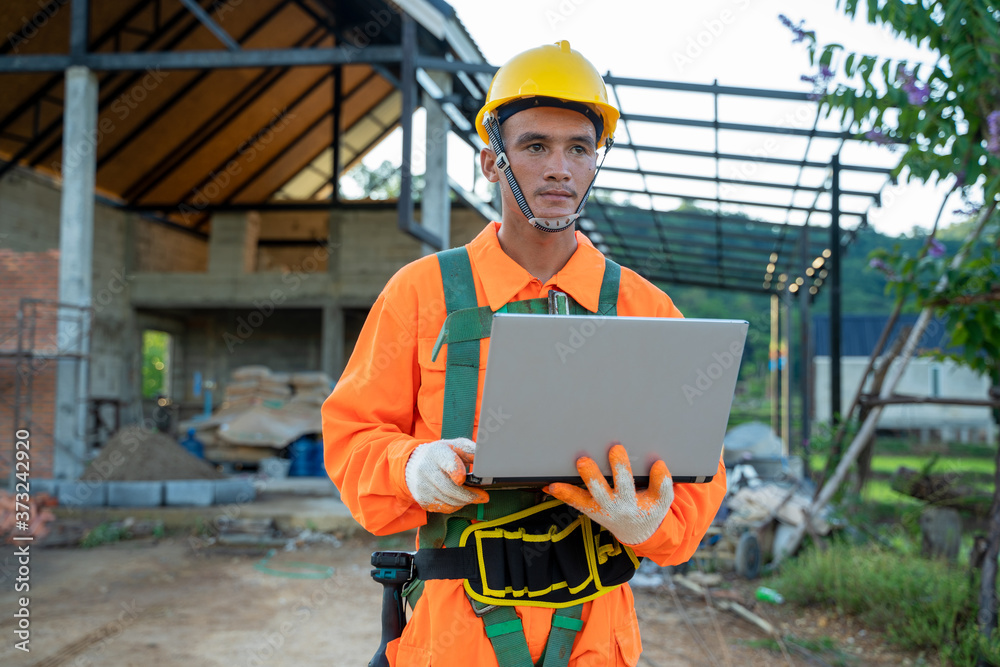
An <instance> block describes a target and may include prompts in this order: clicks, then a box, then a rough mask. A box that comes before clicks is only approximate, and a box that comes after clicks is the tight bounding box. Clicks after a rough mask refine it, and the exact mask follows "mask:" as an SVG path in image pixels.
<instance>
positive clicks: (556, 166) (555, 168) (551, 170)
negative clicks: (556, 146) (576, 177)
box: [545, 151, 572, 182]
mask: <svg viewBox="0 0 1000 667" xmlns="http://www.w3.org/2000/svg"><path fill="white" fill-rule="evenodd" d="M570 178H572V174H571V173H570V170H569V159H568V158H567V157H566V156H565V155H563V154H562V153H560V152H558V151H555V152H553V154H552V156H551V157H550V158H549V159H548V160H547V161H546V163H545V180H547V181H556V182H563V181H568V180H570Z"/></svg>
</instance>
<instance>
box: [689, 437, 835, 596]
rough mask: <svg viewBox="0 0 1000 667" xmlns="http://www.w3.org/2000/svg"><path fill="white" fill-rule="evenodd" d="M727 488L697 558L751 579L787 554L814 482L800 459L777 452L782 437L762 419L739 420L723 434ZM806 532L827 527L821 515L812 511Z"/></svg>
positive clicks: (824, 530)
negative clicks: (722, 565) (807, 475)
mask: <svg viewBox="0 0 1000 667" xmlns="http://www.w3.org/2000/svg"><path fill="white" fill-rule="evenodd" d="M725 463H726V468H727V483H728V485H729V492H728V494H727V495H726V498H725V499H724V500H723V503H722V507H721V508H720V510H719V513H718V515H716V517H715V521H713V523H712V526H711V527H710V528H709V530H708V533H707V535H706V536H705V539H704V540H702V543H701V545H700V546H699V548H698V552H697V554H696V555H695V558H697V559H705V560H711V561H713V562H715V563H717V564H719V563H723V564H725V565H729V564H731V569H734V570H735V571H736V572H737V573H738V574H740V575H742V576H744V577H746V578H747V579H753V578H755V577H757V576H758V575H759V574H760V573H761V570H762V569H763V568H764V567H766V565H767V564H768V563H769V562H771V561H772V560H774V559H779V560H780V559H781V558H783V557H784V556H786V555H791V554H790V553H789V552H790V544H791V541H792V538H793V535H794V534H795V532H796V529H797V528H798V527H800V526H802V525H803V524H806V523H807V522H806V512H807V511H808V509H809V507H810V505H811V503H812V497H813V493H814V492H815V487H814V485H813V484H812V483H811V482H810V481H809V480H807V479H805V478H804V475H803V469H802V463H801V460H799V459H797V458H795V457H786V456H783V455H782V443H781V439H780V438H778V437H777V436H776V435H775V434H774V433H773V432H772V431H771V428H770V427H769V426H768V425H767V424H761V423H755V422H751V423H748V424H741V425H739V426H737V427H735V428H733V429H732V430H730V431H729V432H728V433H727V434H726V438H725ZM808 529H809V531H810V533H812V534H814V535H815V536H821V535H826V534H828V533H829V532H830V531H831V530H832V526H831V525H830V522H829V521H828V520H827V517H826V516H813V517H812V521H811V522H809V523H808Z"/></svg>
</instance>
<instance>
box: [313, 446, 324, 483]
mask: <svg viewBox="0 0 1000 667" xmlns="http://www.w3.org/2000/svg"><path fill="white" fill-rule="evenodd" d="M312 474H313V477H326V463H325V462H324V461H323V439H322V438H321V437H320V436H316V437H315V438H313V460H312Z"/></svg>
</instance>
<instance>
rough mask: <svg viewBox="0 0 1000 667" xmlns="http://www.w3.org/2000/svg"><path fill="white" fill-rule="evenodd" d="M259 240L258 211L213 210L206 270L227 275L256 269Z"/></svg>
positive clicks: (251, 271) (250, 271)
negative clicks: (225, 211)
mask: <svg viewBox="0 0 1000 667" xmlns="http://www.w3.org/2000/svg"><path fill="white" fill-rule="evenodd" d="M259 240H260V215H259V214H258V213H256V212H254V211H251V212H249V213H243V212H233V213H216V214H215V215H213V216H212V235H211V236H210V237H209V240H208V272H209V273H214V274H218V275H227V276H233V275H239V274H242V273H253V272H254V271H256V270H257V242H258V241H259Z"/></svg>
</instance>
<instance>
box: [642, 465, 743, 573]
mask: <svg viewBox="0 0 1000 667" xmlns="http://www.w3.org/2000/svg"><path fill="white" fill-rule="evenodd" d="M725 495H726V466H725V465H724V464H723V463H722V459H721V458H720V459H719V469H718V470H717V471H716V473H715V477H713V478H712V481H711V482H706V483H704V484H675V485H674V502H673V504H671V505H670V511H669V512H667V516H666V517H665V518H664V519H663V523H661V524H660V527H659V528H657V530H656V532H655V533H653V535H652V537H650V538H649V539H648V540H646V541H645V542H643V543H641V544H636V545H632V549H633V551H635V553H636V555H638V556H643V557H645V558H649V559H650V560H652V561H654V562H655V563H656V564H657V565H679V564H681V563H685V562H687V561H688V560H690V558H691V556H693V555H694V552H695V550H696V549H697V548H698V544H699V543H700V542H701V539H702V538H703V537H704V536H705V532H706V531H708V527H709V526H710V525H711V524H712V519H714V518H715V514H716V512H718V511H719V506H720V505H721V504H722V499H723V498H724V497H725Z"/></svg>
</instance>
